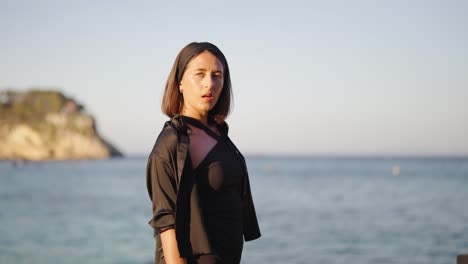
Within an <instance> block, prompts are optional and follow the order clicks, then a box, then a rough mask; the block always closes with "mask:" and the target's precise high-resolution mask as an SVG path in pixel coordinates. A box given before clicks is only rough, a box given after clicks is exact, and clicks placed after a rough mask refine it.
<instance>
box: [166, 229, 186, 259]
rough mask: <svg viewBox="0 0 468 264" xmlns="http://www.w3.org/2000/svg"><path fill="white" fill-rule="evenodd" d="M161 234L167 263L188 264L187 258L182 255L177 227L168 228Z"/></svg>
mask: <svg viewBox="0 0 468 264" xmlns="http://www.w3.org/2000/svg"><path fill="white" fill-rule="evenodd" d="M160 236H161V243H162V248H163V252H164V259H165V260H166V264H187V260H186V259H184V258H181V257H180V253H179V248H178V246H177V240H176V235H175V229H173V228H172V229H168V230H166V231H164V232H162V233H161V234H160Z"/></svg>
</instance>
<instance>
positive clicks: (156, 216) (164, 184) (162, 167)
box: [146, 153, 177, 235]
mask: <svg viewBox="0 0 468 264" xmlns="http://www.w3.org/2000/svg"><path fill="white" fill-rule="evenodd" d="M171 164H172V163H171V162H170V161H169V160H168V159H167V158H164V157H162V156H161V155H158V154H157V153H151V155H150V156H149V158H148V165H147V167H146V179H147V181H146V183H147V188H148V194H149V196H150V198H151V200H152V203H153V215H152V218H151V220H150V221H149V224H150V225H151V226H152V227H153V228H154V230H155V235H157V234H159V233H161V232H163V231H165V230H167V229H171V228H174V225H175V210H176V200H177V185H176V181H175V177H176V176H175V175H176V169H175V168H174V166H171Z"/></svg>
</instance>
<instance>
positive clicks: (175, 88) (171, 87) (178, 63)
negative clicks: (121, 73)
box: [161, 42, 232, 122]
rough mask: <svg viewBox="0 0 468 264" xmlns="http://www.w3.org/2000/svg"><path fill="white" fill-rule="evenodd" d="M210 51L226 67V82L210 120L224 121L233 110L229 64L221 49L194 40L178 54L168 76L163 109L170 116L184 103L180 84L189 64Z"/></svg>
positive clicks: (180, 108)
mask: <svg viewBox="0 0 468 264" xmlns="http://www.w3.org/2000/svg"><path fill="white" fill-rule="evenodd" d="M204 51H208V52H210V53H212V54H213V55H214V56H216V58H218V60H219V61H220V62H221V64H222V65H223V68H224V76H223V77H224V84H223V88H222V90H221V94H220V96H219V99H218V101H217V102H216V105H215V106H214V107H213V109H211V110H210V111H209V112H208V121H210V122H212V121H215V122H222V121H224V119H225V118H226V117H227V116H228V114H229V112H230V111H231V100H232V88H231V77H230V74H229V66H228V63H227V60H226V57H224V54H223V53H222V52H221V50H219V49H218V47H216V46H215V45H213V44H211V43H209V42H192V43H190V44H188V45H187V46H185V47H184V48H183V49H182V50H181V51H180V52H179V54H178V55H177V58H176V60H175V62H174V65H173V66H172V70H171V72H170V73H169V77H168V78H167V82H166V88H165V90H164V96H163V101H162V105H161V108H162V111H163V113H164V114H166V115H167V116H169V117H170V118H172V117H174V116H176V115H179V114H180V113H181V111H182V107H183V105H184V98H183V96H182V94H181V93H180V92H179V84H180V81H181V80H182V77H183V75H184V72H185V68H186V67H187V64H189V62H190V61H191V60H192V59H193V58H195V57H196V56H198V54H200V53H202V52H204Z"/></svg>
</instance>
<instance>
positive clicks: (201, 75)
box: [195, 72, 205, 77]
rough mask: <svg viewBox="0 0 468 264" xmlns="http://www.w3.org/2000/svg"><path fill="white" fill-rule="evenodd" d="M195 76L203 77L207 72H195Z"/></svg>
mask: <svg viewBox="0 0 468 264" xmlns="http://www.w3.org/2000/svg"><path fill="white" fill-rule="evenodd" d="M195 76H200V77H203V76H205V74H204V73H203V72H199V73H195Z"/></svg>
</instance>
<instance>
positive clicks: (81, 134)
mask: <svg viewBox="0 0 468 264" xmlns="http://www.w3.org/2000/svg"><path fill="white" fill-rule="evenodd" d="M112 156H122V154H121V152H120V151H118V150H117V149H116V148H115V147H113V146H112V145H111V144H109V143H108V142H107V141H106V140H104V139H103V138H102V137H100V136H99V133H98V131H97V130H96V122H95V120H94V118H93V117H92V116H91V115H89V114H88V113H86V111H85V110H84V107H83V106H82V105H81V104H79V103H78V102H76V101H75V100H74V99H72V98H68V97H66V96H65V95H63V94H62V93H61V92H58V91H44V90H31V91H27V92H17V91H11V90H8V91H5V90H3V91H2V90H0V159H25V160H65V159H102V158H108V157H112Z"/></svg>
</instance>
